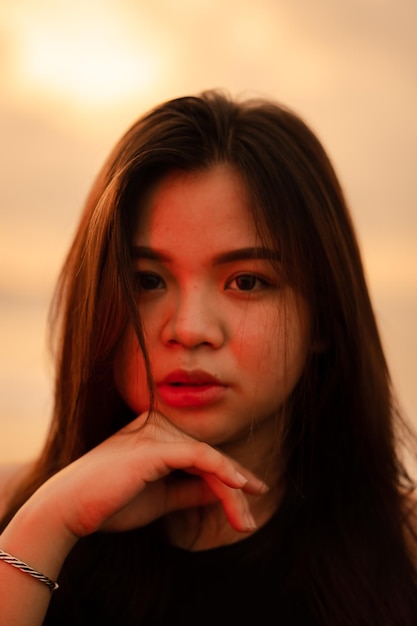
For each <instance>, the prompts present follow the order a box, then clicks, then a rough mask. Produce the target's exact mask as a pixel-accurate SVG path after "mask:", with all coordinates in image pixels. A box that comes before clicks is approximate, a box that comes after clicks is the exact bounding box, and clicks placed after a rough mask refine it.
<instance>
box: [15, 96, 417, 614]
mask: <svg viewBox="0 0 417 626" xmlns="http://www.w3.org/2000/svg"><path fill="white" fill-rule="evenodd" d="M219 163H227V164H229V165H230V166H232V167H233V168H235V169H236V171H237V172H239V174H240V175H241V177H242V179H243V181H244V183H245V185H246V188H247V191H248V194H249V198H250V200H251V203H250V204H251V210H252V212H253V216H254V220H255V224H256V227H257V229H258V232H259V236H260V237H261V238H264V239H265V240H266V239H268V241H272V243H273V245H274V246H275V249H276V250H277V256H278V258H279V267H280V271H281V272H282V274H283V276H284V278H285V280H286V281H287V282H288V284H290V285H291V286H292V287H293V288H294V289H295V290H297V291H298V292H300V293H301V294H302V295H303V297H304V298H305V299H306V301H307V303H308V306H309V309H310V313H311V319H312V338H311V346H310V350H309V357H308V360H307V364H306V367H305V370H304V372H303V374H302V376H301V379H300V381H299V383H298V385H297V386H296V388H295V390H294V391H293V393H292V395H291V397H290V398H289V399H288V402H287V403H286V406H285V410H283V411H282V414H281V415H280V419H281V423H280V428H279V429H278V431H277V437H279V442H278V444H279V445H278V444H277V454H280V455H281V457H282V459H283V461H284V464H285V468H286V473H287V476H288V485H289V488H291V489H292V490H293V491H294V493H295V494H296V498H298V500H299V508H298V517H297V522H296V523H295V524H294V532H295V533H298V542H297V546H298V547H297V550H296V552H295V553H294V568H295V569H294V571H300V572H301V571H302V572H303V573H302V575H301V579H300V581H301V582H300V584H301V585H303V586H304V587H306V589H308V595H309V597H310V598H311V599H312V606H313V607H314V611H315V613H316V615H317V617H318V620H319V623H322V624H328V625H331V626H335V625H338V626H339V625H340V626H344V625H346V626H347V625H348V624H352V625H353V624H355V625H362V624H378V626H383V625H388V624H390V626H392V625H393V624H399V625H400V624H401V625H404V626H411V624H415V622H416V619H417V618H416V616H417V584H416V572H415V568H414V566H413V563H412V560H411V557H410V553H411V551H410V550H409V546H408V543H407V541H408V542H409V543H412V542H413V541H414V542H415V541H416V537H415V533H414V532H413V523H412V519H411V518H412V516H411V513H409V512H408V509H407V506H406V505H405V503H406V502H407V495H406V494H407V493H410V492H411V490H412V489H413V483H412V480H411V478H410V477H409V475H408V473H407V470H406V468H405V467H404V464H403V462H402V445H403V442H404V440H408V441H411V438H412V433H411V432H410V431H409V430H408V427H407V425H406V423H405V420H404V419H402V417H401V415H400V412H399V410H398V408H397V404H396V400H395V395H394V392H393V389H392V384H391V379H390V374H389V370H388V367H387V363H386V359H385V356H384V351H383V347H382V345H381V340H380V335H379V331H378V327H377V323H376V320H375V314H374V311H373V307H372V304H371V302H370V298H369V292H368V288H367V284H366V279H365V275H364V270H363V264H362V260H361V255H360V250H359V247H358V243H357V238H356V234H355V231H354V227H353V225H352V221H351V217H350V213H349V210H348V208H347V206H346V201H345V198H344V194H343V191H342V189H341V185H340V183H339V181H338V178H337V176H336V174H335V171H334V168H333V166H332V164H331V162H330V160H329V158H328V156H327V154H326V151H325V149H324V148H323V146H322V144H321V143H320V141H319V140H318V138H317V137H316V135H315V134H314V133H313V132H312V130H311V129H310V128H309V127H308V126H307V125H306V123H305V122H304V121H303V120H302V119H301V118H300V117H299V116H298V115H297V114H296V113H294V112H293V111H291V110H289V109H287V108H286V107H284V106H282V105H280V104H278V103H275V102H273V101H269V100H260V99H253V100H242V101H239V100H237V99H233V98H231V97H230V96H229V95H228V94H227V93H225V92H221V91H208V92H203V93H202V94H200V95H198V96H191V97H183V98H178V99H175V100H172V101H168V102H165V103H163V104H161V105H159V106H157V107H155V108H154V109H152V110H151V111H150V112H148V113H147V114H145V115H144V116H142V117H141V118H140V119H139V120H138V121H137V122H136V123H135V124H133V125H132V127H131V128H130V129H129V130H128V131H127V133H126V134H125V135H124V136H123V137H122V138H121V140H120V141H119V143H118V144H117V145H116V147H115V148H114V150H113V151H112V153H111V154H110V156H109V158H108V159H107V162H106V163H105V165H104V167H103V169H102V170H101V172H100V173H99V175H98V177H97V179H96V181H95V183H94V185H93V187H92V190H91V192H90V194H89V196H88V198H87V200H86V204H85V207H84V210H83V213H82V215H81V219H80V222H79V225H78V228H77V230H76V233H75V237H74V241H73V243H72V246H71V248H70V250H69V253H68V256H67V258H66V261H65V264H64V266H63V269H62V272H61V274H60V277H59V281H58V285H57V289H56V292H55V295H54V299H53V302H52V306H51V314H50V322H51V337H52V342H53V347H54V358H55V360H56V375H55V376H56V378H55V395H54V409H53V416H52V420H51V427H50V432H49V436H48V438H47V441H46V444H45V447H44V450H43V451H42V453H41V455H40V457H39V459H38V461H37V463H36V466H35V468H34V470H33V472H32V474H31V476H30V477H29V479H28V480H27V481H26V482H25V484H24V485H22V486H21V489H20V490H19V491H18V493H17V494H16V497H15V499H14V501H13V504H12V507H11V510H10V515H11V514H12V513H13V511H14V510H15V509H16V508H17V507H18V506H19V505H21V504H22V502H23V501H24V500H25V499H26V498H27V497H28V496H29V495H30V493H31V492H32V491H33V490H34V489H35V488H36V487H37V486H38V485H40V484H41V483H42V482H43V481H44V480H45V479H47V478H48V477H49V476H50V475H52V474H53V473H55V472H56V471H57V470H59V469H60V468H62V467H64V466H65V465H67V464H68V463H70V462H71V461H72V460H74V459H75V458H77V457H79V456H80V455H82V454H83V453H85V452H86V451H88V450H89V449H91V448H92V447H93V446H95V445H97V444H98V443H99V442H101V441H102V440H104V439H105V438H106V437H108V436H110V435H111V434H112V433H114V432H115V431H116V430H118V429H119V428H121V427H122V426H123V425H124V424H126V423H127V421H129V420H130V419H132V417H133V415H132V414H131V412H130V410H129V408H128V407H127V406H126V405H125V404H124V403H123V401H122V399H121V398H120V396H119V395H118V393H117V390H116V388H115V384H114V380H113V369H112V368H113V360H114V354H115V350H116V349H117V347H118V345H119V342H120V339H121V337H122V335H123V331H124V330H125V328H126V325H127V324H129V323H131V324H133V325H134V327H135V329H136V333H137V335H138V339H139V342H140V345H141V348H142V350H143V352H144V355H145V360H146V362H147V365H148V384H149V387H150V389H151V390H152V378H151V372H150V368H149V363H148V361H147V358H146V344H145V339H144V336H143V333H142V328H141V320H140V318H139V316H138V312H137V294H136V292H135V286H134V281H133V275H132V257H131V244H132V241H131V236H132V225H133V220H134V218H135V215H136V214H137V211H140V206H141V199H142V198H144V197H146V194H147V193H148V191H149V189H150V187H151V186H152V185H154V184H155V183H156V182H157V181H158V180H161V179H162V178H163V177H164V175H166V174H167V173H169V172H171V171H174V170H178V171H187V172H188V171H203V170H207V169H208V168H210V167H212V166H214V165H216V164H219ZM10 515H9V516H10ZM406 538H407V539H406ZM110 546H111V542H110ZM141 549H143V550H146V545H145V543H144V545H142V546H141ZM109 552H111V549H109ZM109 558H110V556H109ZM118 579H120V580H118V581H116V582H115V586H116V587H117V585H119V584H120V588H122V585H123V572H120V575H118ZM113 593H114V595H115V596H117V589H116V588H113ZM149 593H150V594H152V593H156V586H155V588H154V587H152V586H149ZM116 601H117V600H115V602H116ZM320 620H321V621H320Z"/></svg>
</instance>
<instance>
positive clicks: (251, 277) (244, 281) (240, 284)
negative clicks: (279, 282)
mask: <svg viewBox="0 0 417 626" xmlns="http://www.w3.org/2000/svg"><path fill="white" fill-rule="evenodd" d="M233 285H235V286H233ZM268 286H269V283H268V282H267V281H266V280H264V279H262V278H261V277H260V276H257V275H256V274H239V276H236V277H235V278H233V280H231V281H230V282H229V283H228V287H229V288H230V289H235V290H237V291H257V290H258V289H263V288H266V287H268Z"/></svg>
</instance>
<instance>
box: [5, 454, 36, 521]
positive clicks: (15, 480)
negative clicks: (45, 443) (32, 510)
mask: <svg viewBox="0 0 417 626" xmlns="http://www.w3.org/2000/svg"><path fill="white" fill-rule="evenodd" d="M32 467H33V462H32V461H29V462H21V463H7V464H4V465H0V518H1V517H2V516H3V515H4V513H5V512H6V509H7V505H8V503H9V501H10V499H11V498H12V496H13V494H14V492H15V489H16V488H17V486H18V484H19V483H20V481H21V480H23V479H24V478H25V477H26V476H27V475H28V474H29V472H30V471H31V469H32Z"/></svg>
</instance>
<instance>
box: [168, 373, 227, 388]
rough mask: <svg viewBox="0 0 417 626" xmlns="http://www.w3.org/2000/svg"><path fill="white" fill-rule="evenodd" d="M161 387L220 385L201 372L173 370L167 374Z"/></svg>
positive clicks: (217, 381) (212, 377) (216, 380)
mask: <svg viewBox="0 0 417 626" xmlns="http://www.w3.org/2000/svg"><path fill="white" fill-rule="evenodd" d="M160 384H162V385H175V384H177V385H221V383H220V381H219V380H218V379H217V378H215V377H214V376H212V375H211V374H209V373H208V372H204V371H203V370H191V371H186V370H175V371H174V372H171V373H170V374H168V376H167V377H166V378H164V379H163V380H162V381H161V383H160Z"/></svg>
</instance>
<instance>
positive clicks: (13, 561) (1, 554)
mask: <svg viewBox="0 0 417 626" xmlns="http://www.w3.org/2000/svg"><path fill="white" fill-rule="evenodd" d="M0 561H4V562H5V563H8V564H9V565H12V566H13V567H16V568H17V569H20V571H21V572H25V574H29V576H32V577H33V578H36V579H37V580H39V581H40V582H41V583H44V585H46V586H47V587H49V590H50V591H51V593H52V592H53V591H55V590H56V589H58V587H59V585H58V583H54V581H53V580H51V579H50V578H48V576H45V575H44V574H41V573H40V572H38V571H36V570H35V569H33V568H32V567H30V565H28V564H27V563H24V562H23V561H20V560H19V559H17V558H16V557H15V556H13V555H12V554H9V553H8V552H5V551H4V550H0Z"/></svg>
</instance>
